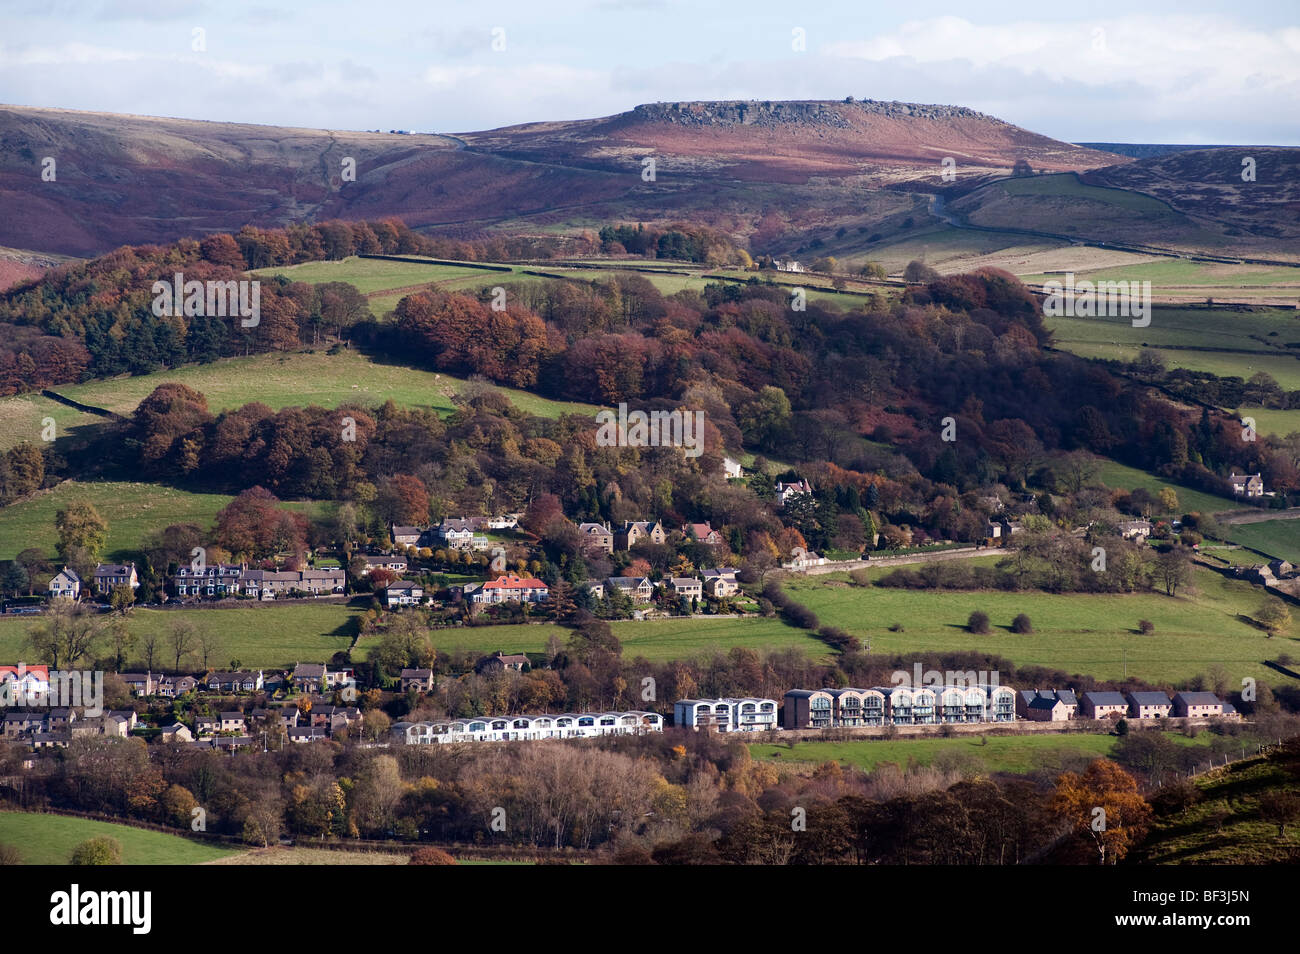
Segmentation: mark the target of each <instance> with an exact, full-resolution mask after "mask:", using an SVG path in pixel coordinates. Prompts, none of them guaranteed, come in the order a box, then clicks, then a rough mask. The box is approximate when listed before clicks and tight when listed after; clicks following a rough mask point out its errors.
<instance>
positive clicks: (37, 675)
mask: <svg viewBox="0 0 1300 954" xmlns="http://www.w3.org/2000/svg"><path fill="white" fill-rule="evenodd" d="M56 675H57V673H56ZM49 701H50V669H49V667H48V666H26V665H18V666H0V706H43V705H46V704H47V703H48V702H49Z"/></svg>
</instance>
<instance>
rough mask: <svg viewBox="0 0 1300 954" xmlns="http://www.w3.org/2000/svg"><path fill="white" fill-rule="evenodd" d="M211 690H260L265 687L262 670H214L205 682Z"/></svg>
mask: <svg viewBox="0 0 1300 954" xmlns="http://www.w3.org/2000/svg"><path fill="white" fill-rule="evenodd" d="M203 684H204V686H206V687H207V689H208V690H209V691H210V692H258V691H260V690H261V689H262V688H263V685H264V678H263V676H262V671H261V670H260V669H259V670H258V671H257V672H251V671H249V670H241V671H239V672H213V673H209V674H208V678H207V679H205V680H204V682H203Z"/></svg>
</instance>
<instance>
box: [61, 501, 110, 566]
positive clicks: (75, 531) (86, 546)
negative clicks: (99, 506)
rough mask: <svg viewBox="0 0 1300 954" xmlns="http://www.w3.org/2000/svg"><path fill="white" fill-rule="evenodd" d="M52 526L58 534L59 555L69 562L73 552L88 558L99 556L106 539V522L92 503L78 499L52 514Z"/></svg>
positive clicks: (92, 558)
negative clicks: (80, 553)
mask: <svg viewBox="0 0 1300 954" xmlns="http://www.w3.org/2000/svg"><path fill="white" fill-rule="evenodd" d="M54 528H55V530H57V531H58V534H59V543H58V551H59V556H60V557H62V558H63V559H64V560H66V561H69V562H71V561H72V559H73V554H74V553H75V552H78V551H79V552H83V553H85V554H86V556H87V557H88V558H89V559H90V560H92V561H93V560H96V559H98V558H99V554H100V553H101V551H103V549H104V544H105V543H106V542H107V540H108V522H107V521H106V520H105V519H104V518H103V517H101V516H100V515H99V511H98V510H96V509H95V506H94V504H92V503H90V502H89V501H85V500H78V501H75V502H73V503H71V504H69V505H68V506H67V507H66V508H64V509H63V510H60V511H58V512H57V513H56V514H55V515H54Z"/></svg>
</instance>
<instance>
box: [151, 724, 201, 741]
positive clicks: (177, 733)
mask: <svg viewBox="0 0 1300 954" xmlns="http://www.w3.org/2000/svg"><path fill="white" fill-rule="evenodd" d="M158 741H160V742H193V741H194V733H193V732H191V731H190V730H189V726H187V725H185V724H183V723H180V722H173V723H172V724H171V725H168V726H164V727H163V729H162V731H161V732H159V733H158Z"/></svg>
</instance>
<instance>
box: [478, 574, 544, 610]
mask: <svg viewBox="0 0 1300 954" xmlns="http://www.w3.org/2000/svg"><path fill="white" fill-rule="evenodd" d="M461 592H462V593H463V594H464V595H465V599H467V600H469V601H470V602H471V603H509V602H516V603H541V602H543V601H545V600H546V599H547V597H548V596H549V595H550V588H549V587H547V585H546V584H545V583H543V582H542V581H541V580H539V579H537V578H536V577H531V576H515V575H514V574H512V573H507V574H506V575H505V576H499V577H497V578H496V579H495V580H488V581H487V582H486V583H467V584H465V586H463V587H462V588H461Z"/></svg>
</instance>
